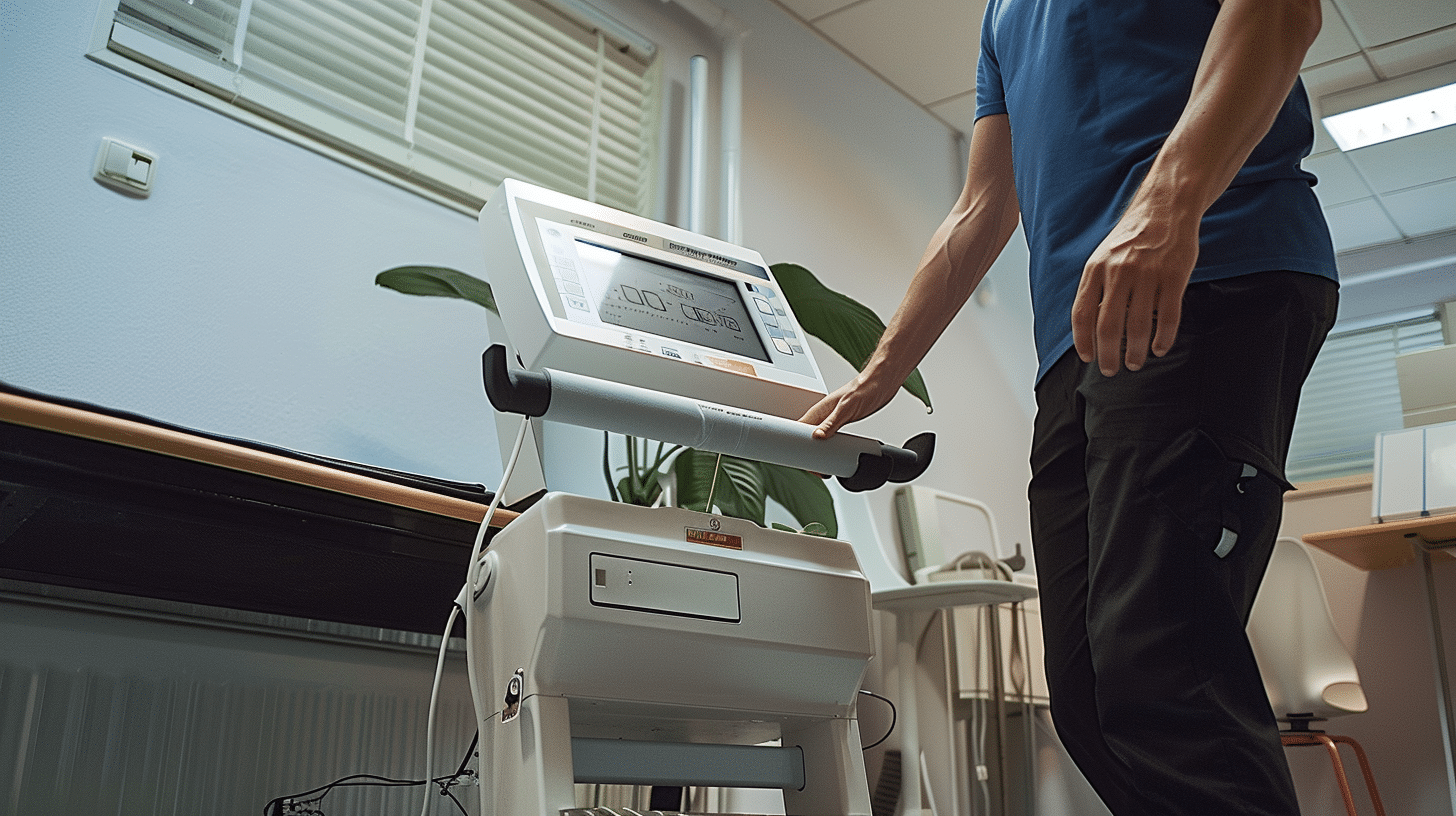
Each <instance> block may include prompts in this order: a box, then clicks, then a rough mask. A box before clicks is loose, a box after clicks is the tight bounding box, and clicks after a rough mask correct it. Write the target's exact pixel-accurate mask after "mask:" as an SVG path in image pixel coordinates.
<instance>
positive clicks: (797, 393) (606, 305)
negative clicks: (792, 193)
mask: <svg viewBox="0 0 1456 816" xmlns="http://www.w3.org/2000/svg"><path fill="white" fill-rule="evenodd" d="M480 228H481V233H482V235H483V237H484V239H485V246H486V268H487V270H488V274H489V277H490V284H491V289H492V290H493V291H494V293H495V297H496V302H497V304H498V305H499V307H500V316H501V321H502V322H503V323H504V324H505V329H506V333H507V335H508V336H509V337H510V341H511V345H512V346H513V351H514V352H515V353H516V354H517V355H518V356H519V358H520V361H521V364H522V365H523V366H524V367H525V368H527V369H529V370H531V371H541V370H543V369H546V368H550V369H553V370H556V371H567V372H573V373H577V374H585V375H589V376H593V377H598V378H601V379H607V380H614V381H617V382H622V383H627V384H630V385H637V386H641V387H644V388H651V389H653V390H657V391H665V392H668V393H672V394H678V395H681V396H687V397H693V398H697V399H703V400H708V401H710V402H716V403H721V404H724V405H733V406H737V407H742V408H749V409H752V410H755V411H759V412H762V413H765V414H772V415H774V416H780V417H788V418H797V417H799V416H801V415H802V414H803V412H804V411H805V410H807V409H808V408H809V407H810V406H811V405H813V404H814V403H815V402H817V401H818V400H819V399H820V398H822V397H823V396H824V393H825V388H824V380H823V378H822V376H821V375H820V373H819V367H818V366H817V365H816V364H815V362H814V359H813V356H812V355H811V353H810V351H809V346H808V343H807V342H806V341H805V337H804V333H803V331H802V329H801V328H800V327H799V325H798V321H797V320H796V319H795V317H794V315H793V311H792V310H791V309H790V308H789V305H788V302H787V300H786V299H785V298H784V297H783V292H782V290H781V288H780V287H779V285H778V282H777V281H776V280H774V277H773V273H772V272H771V271H769V268H768V264H767V263H765V262H764V260H763V258H762V256H760V255H759V254H758V253H756V252H754V251H752V250H749V249H745V248H743V247H739V246H734V245H732V244H728V243H725V242H723V241H719V240H717V239H714V238H710V237H708V236H704V235H697V234H695V233H691V232H688V231H687V230H683V229H679V228H677V227H674V226H671V225H669V224H662V223H658V222H655V221H651V220H649V219H646V218H642V217H640V216H636V215H632V214H630V213H625V212H621V211H619V210H613V209H610V208H608V207H603V206H600V205H597V204H591V203H589V202H585V201H581V200H579V199H576V198H572V197H570V196H566V195H562V194H560V193H556V192H552V191H550V190H546V189H543V188H541V187H536V186H534V185H530V184H526V183H524V182H520V181H515V180H513V179H507V180H506V181H503V182H502V183H501V185H500V187H499V188H497V190H496V192H495V194H494V195H492V196H491V198H490V200H489V201H488V202H487V203H486V205H485V207H484V208H483V209H482V210H481V211H480Z"/></svg>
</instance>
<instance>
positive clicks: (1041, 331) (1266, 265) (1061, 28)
mask: <svg viewBox="0 0 1456 816" xmlns="http://www.w3.org/2000/svg"><path fill="white" fill-rule="evenodd" d="M1218 8H1219V6H1218V2H1217V0H1115V1H1114V0H991V2H990V4H989V7H988V8H987V9H986V16H985V19H984V21H983V22H982V26H981V61H980V65H979V66H978V68H977V71H976V117H977V118H980V117H982V116H990V115H994V114H1000V113H1005V114H1008V116H1009V117H1010V125H1011V146H1012V161H1013V162H1014V164H1015V173H1016V192H1017V196H1018V198H1019V199H1020V203H1021V215H1022V222H1023V224H1024V229H1025V232H1026V240H1027V244H1028V246H1029V248H1030V250H1031V269H1030V274H1031V294H1032V309H1033V311H1034V312H1035V317H1036V346H1037V355H1038V357H1039V358H1040V360H1041V367H1040V369H1039V370H1038V371H1037V379H1038V380H1040V379H1041V376H1042V375H1043V374H1045V373H1046V371H1047V369H1048V368H1050V367H1051V365H1052V363H1054V362H1056V361H1057V359H1058V358H1060V357H1061V356H1062V355H1063V354H1064V353H1066V351H1067V350H1068V349H1070V348H1071V347H1072V323H1071V312H1072V301H1073V299H1074V298H1075V297H1076V294H1077V284H1078V282H1079V281H1080V280H1081V277H1082V269H1083V267H1084V266H1085V265H1086V263H1087V259H1088V258H1089V257H1091V255H1092V252H1093V251H1094V250H1095V249H1096V248H1097V246H1098V245H1099V244H1101V243H1102V240H1103V239H1104V238H1106V237H1107V235H1108V233H1110V232H1111V231H1112V228H1113V227H1114V226H1115V225H1116V223H1117V220H1118V218H1119V217H1120V216H1121V214H1122V211H1123V209H1124V208H1125V207H1126V206H1127V203H1128V201H1129V200H1130V199H1131V198H1132V195H1133V193H1134V192H1136V190H1137V187H1138V185H1139V184H1140V183H1141V182H1142V179H1143V177H1144V176H1145V175H1146V174H1147V171H1148V167H1149V166H1151V164H1152V162H1153V158H1154V157H1155V156H1156V154H1157V151H1158V149H1159V147H1160V146H1161V145H1162V143H1163V141H1164V139H1166V138H1167V136H1168V134H1169V133H1170V132H1172V129H1173V126H1174V124H1176V123H1177V121H1178V117H1179V116H1180V115H1181V114H1182V112H1183V108H1184V105H1186V104H1187V101H1188V96H1189V94H1190V92H1191V91H1192V88H1193V78H1194V74H1195V73H1196V72H1197V69H1198V61H1199V58H1200V57H1201V56H1202V53H1203V46H1204V43H1205V42H1206V41H1207V39H1208V35H1209V32H1210V31H1211V30H1212V27H1213V21H1214V17H1215V16H1216V15H1217V13H1218ZM1313 139H1314V131H1313V128H1312V125H1311V120H1310V111H1309V99H1308V97H1307V96H1306V95H1305V92H1304V86H1303V85H1302V84H1299V83H1296V84H1295V86H1294V90H1293V91H1292V92H1291V93H1290V94H1289V98H1287V99H1286V100H1284V106H1283V108H1282V109H1281V110H1280V111H1279V115H1278V117H1277V119H1276V120H1275V122H1274V125H1273V127H1271V128H1270V130H1269V133H1268V135H1266V136H1265V137H1264V139H1263V141H1261V142H1260V143H1259V145H1258V146H1257V147H1255V148H1254V151H1253V153H1252V154H1251V155H1250V156H1249V159H1248V161H1247V162H1245V164H1244V166H1243V168H1242V169H1240V170H1239V172H1238V175H1236V176H1235V177H1234V180H1233V182H1232V183H1231V184H1230V185H1229V189H1228V190H1227V191H1226V192H1225V193H1224V194H1223V195H1222V196H1220V197H1219V199H1218V200H1217V201H1216V202H1214V204H1213V206H1212V207H1210V208H1209V210H1208V212H1207V214H1206V215H1204V217H1203V223H1202V225H1201V227H1200V231H1199V254H1198V262H1197V265H1196V267H1195V268H1194V270H1193V276H1192V278H1191V280H1192V281H1194V282H1197V281H1208V280H1216V279H1219V278H1228V277H1234V276H1236V275H1244V274H1249V273H1253V272H1264V271H1270V270H1290V271H1295V272H1308V273H1312V274H1316V275H1323V276H1325V277H1329V278H1335V277H1336V274H1335V258H1334V249H1333V247H1332V246H1331V243H1330V235H1329V228H1328V227H1327V226H1326V225H1325V220H1324V216H1323V214H1322V212H1321V211H1320V206H1319V202H1318V200H1317V199H1316V198H1315V196H1314V191H1313V189H1311V188H1312V187H1313V185H1314V180H1315V179H1314V176H1313V175H1311V174H1309V173H1307V172H1305V171H1304V170H1302V169H1300V167H1299V162H1300V160H1301V159H1302V158H1304V157H1305V156H1307V155H1309V150H1310V147H1311V145H1312V143H1313Z"/></svg>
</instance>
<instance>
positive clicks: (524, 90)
mask: <svg viewBox="0 0 1456 816" xmlns="http://www.w3.org/2000/svg"><path fill="white" fill-rule="evenodd" d="M574 8H579V6H577V7H574ZM603 19H606V18H603ZM108 48H109V49H110V50H113V51H116V52H119V53H122V54H124V55H126V56H128V57H131V58H132V59H136V60H139V61H142V62H144V63H146V64H147V65H149V66H151V67H152V68H154V69H156V70H159V71H162V72H163V73H167V74H169V75H171V76H173V77H176V78H178V79H181V80H182V81H184V82H187V83H188V84H191V85H194V86H196V87H198V88H201V89H203V90H204V91H206V92H207V93H209V94H211V95H213V96H215V97H217V98H220V99H223V100H226V101H228V102H230V103H232V104H234V105H237V106H239V107H242V108H244V109H247V110H250V111H253V112H254V113H258V114H260V115H262V116H264V117H266V118H268V119H270V120H272V121H274V122H277V123H280V124H283V125H285V126H287V127H288V128H290V129H292V130H294V131H296V132H298V133H300V134H303V135H305V136H307V137H310V138H315V139H319V140H321V141H323V142H325V143H327V144H329V145H330V146H332V147H336V148H339V149H342V150H344V151H345V152H348V153H350V154H352V155H354V156H356V157H359V158H363V159H365V160H366V161H369V162H370V163H372V164H374V165H377V166H379V167H382V168H384V169H387V170H390V171H393V172H395V173H397V174H399V175H401V176H405V177H408V178H410V179H412V180H415V181H417V182H421V183H424V184H425V185H427V186H429V187H431V188H432V189H435V190H437V191H440V192H444V193H445V194H447V195H449V196H450V197H452V198H454V199H456V200H458V201H460V202H462V203H465V204H467V205H469V206H471V207H478V206H480V204H481V203H483V201H484V198H485V197H486V196H488V195H489V193H490V191H491V190H492V189H494V187H495V185H496V184H497V183H498V182H499V181H500V180H501V179H502V178H505V177H507V176H510V177H515V178H520V179H523V180H526V181H530V182H533V183H536V184H540V185H542V186H545V187H550V188H553V189H556V190H559V191H561V192H564V193H568V194H571V195H576V196H580V197H584V198H593V199H594V200H597V201H600V202H601V203H603V204H606V205H608V206H611V207H616V208H618V209H623V210H627V211H630V212H638V213H641V212H645V211H646V210H648V209H649V207H650V204H651V197H652V194H653V191H654V189H655V182H656V179H655V175H656V174H655V170H656V165H657V160H656V155H657V148H656V142H657V134H658V116H659V113H660V97H661V94H660V93H659V92H658V87H657V86H658V78H657V73H658V72H657V70H656V67H655V60H654V59H653V56H654V54H653V49H652V47H651V45H650V44H648V43H646V41H645V40H642V39H641V38H640V37H638V36H636V35H635V34H632V33H631V32H623V33H622V34H621V35H619V34H618V33H616V32H614V31H611V30H609V26H605V25H593V24H592V21H583V20H582V19H581V15H580V14H578V13H575V12H573V16H570V17H569V16H567V14H566V13H564V12H561V11H558V10H556V9H555V8H553V7H550V6H547V5H545V4H543V3H541V2H538V0H192V2H187V0H121V2H120V4H119V6H118V8H117V11H116V15H115V24H114V25H113V28H112V33H111V37H110V41H109V42H108Z"/></svg>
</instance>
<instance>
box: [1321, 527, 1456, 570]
mask: <svg viewBox="0 0 1456 816" xmlns="http://www.w3.org/2000/svg"><path fill="white" fill-rule="evenodd" d="M1413 539H1419V540H1422V541H1424V542H1426V544H1427V546H1431V547H1435V548H1440V547H1441V545H1442V542H1446V543H1449V544H1456V513H1447V514H1445V515H1440V516H1427V517H1426V518H1415V519H1405V520H1402V521H1387V522H1383V523H1380V524H1366V525H1364V526H1361V527H1350V528H1348V529H1344V530H1330V531H1328V532H1323V533H1310V534H1309V535H1306V536H1305V537H1304V540H1305V543H1307V544H1309V545H1310V546H1311V547H1318V548H1319V549H1321V550H1324V551H1325V552H1327V553H1329V554H1330V555H1333V556H1335V557H1336V558H1338V559H1340V560H1341V561H1344V562H1346V563H1348V564H1353V565H1354V566H1357V567H1359V568H1360V569H1363V570H1382V569H1390V568H1391V567H1403V566H1405V565H1406V564H1409V563H1410V562H1411V561H1414V560H1415V558H1416V549H1415V548H1414V547H1412V546H1411V545H1412V544H1413V543H1415V542H1414V541H1413Z"/></svg>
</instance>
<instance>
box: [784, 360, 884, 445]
mask: <svg viewBox="0 0 1456 816" xmlns="http://www.w3.org/2000/svg"><path fill="white" fill-rule="evenodd" d="M899 388H900V386H899V385H891V386H889V387H888V388H887V387H886V386H885V385H884V383H883V381H882V380H879V379H876V378H873V377H867V376H865V374H864V373H863V372H861V373H860V374H859V375H858V376H856V377H855V378H854V379H852V380H850V381H849V382H847V383H845V384H844V385H841V386H840V387H839V388H838V389H836V390H835V391H834V392H832V393H831V394H829V395H828V396H826V397H825V398H824V399H822V400H819V401H818V402H817V403H815V404H814V406H813V407H811V408H810V409H809V410H808V411H806V412H804V415H803V416H802V417H799V421H800V422H804V423H807V424H809V425H816V426H818V427H816V428H814V438H815V439H828V438H829V437H831V436H833V435H834V432H835V431H837V430H839V429H840V428H842V427H844V426H845V425H848V424H849V423H851V422H854V421H855V420H857V419H864V418H865V417H867V416H869V415H870V414H873V413H874V412H876V411H878V410H880V409H881V408H883V407H885V405H886V404H887V403H888V402H889V401H890V399H891V398H892V397H894V396H895V392H896V391H897V390H899Z"/></svg>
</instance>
